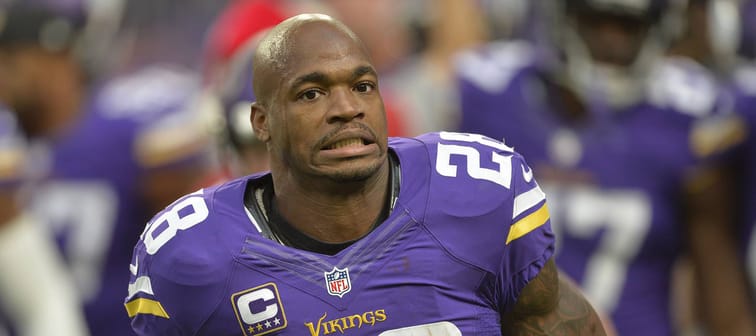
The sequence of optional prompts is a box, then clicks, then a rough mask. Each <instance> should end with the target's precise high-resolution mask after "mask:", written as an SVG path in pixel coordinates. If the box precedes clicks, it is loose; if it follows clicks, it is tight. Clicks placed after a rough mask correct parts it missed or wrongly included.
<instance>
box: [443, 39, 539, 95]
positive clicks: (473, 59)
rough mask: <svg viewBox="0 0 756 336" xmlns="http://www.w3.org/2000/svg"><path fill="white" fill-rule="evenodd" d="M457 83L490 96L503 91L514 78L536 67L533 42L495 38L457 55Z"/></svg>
mask: <svg viewBox="0 0 756 336" xmlns="http://www.w3.org/2000/svg"><path fill="white" fill-rule="evenodd" d="M454 66H455V72H456V75H457V77H458V79H459V80H460V85H462V86H463V87H466V88H467V90H463V91H462V92H463V93H464V92H467V91H469V90H475V91H477V92H480V93H486V94H491V95H497V94H500V93H501V92H503V91H506V90H507V89H508V88H509V87H510V86H512V85H513V83H514V82H515V79H516V77H518V76H520V75H522V74H523V73H528V72H530V71H532V70H533V69H535V66H536V60H535V53H534V49H533V47H532V45H531V44H530V43H528V42H525V41H517V40H514V41H496V42H492V43H489V44H486V45H483V46H481V47H479V48H475V49H470V50H467V51H464V52H462V53H460V54H458V55H457V56H456V57H455V59H454Z"/></svg>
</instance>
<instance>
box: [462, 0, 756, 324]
mask: <svg viewBox="0 0 756 336" xmlns="http://www.w3.org/2000/svg"><path fill="white" fill-rule="evenodd" d="M530 4H531V5H533V6H534V7H533V8H534V10H536V11H537V12H536V15H538V16H539V19H540V20H539V21H537V22H536V23H535V24H533V25H532V26H531V27H528V28H530V29H532V30H530V31H528V32H527V33H526V36H530V37H531V38H532V40H531V41H533V42H532V43H528V42H522V41H518V42H509V43H493V44H491V45H489V46H487V47H485V48H481V49H480V50H477V51H474V52H470V53H467V54H465V55H462V56H461V57H460V61H459V74H460V83H459V85H460V94H461V104H462V121H461V125H460V129H461V130H462V131H466V132H476V133H483V134H486V135H488V136H491V137H494V138H497V139H502V138H504V140H505V141H506V143H507V144H508V145H510V146H514V148H516V149H517V150H518V151H519V152H521V153H523V154H524V155H525V156H526V157H528V158H529V161H530V164H531V165H532V166H533V167H534V169H535V170H536V171H538V172H539V176H537V177H538V179H539V181H540V183H541V184H542V185H543V188H544V191H545V192H546V194H547V195H548V196H549V199H550V201H551V207H550V210H551V213H552V218H553V223H554V226H555V231H557V233H558V237H559V239H560V241H558V243H557V246H558V252H557V263H558V265H559V266H560V268H562V269H563V270H564V271H565V272H566V273H567V274H569V275H571V276H572V277H574V278H575V279H577V280H578V282H579V283H580V284H581V286H582V287H583V289H584V290H585V291H586V293H587V296H588V297H589V298H590V299H592V300H593V302H594V304H596V306H597V307H598V308H599V309H601V310H603V311H604V312H606V313H609V314H610V315H611V318H612V320H613V322H614V324H615V325H616V328H617V331H618V333H619V335H671V334H674V333H675V331H674V329H675V326H674V323H673V318H672V316H671V309H672V307H671V301H670V295H671V292H670V290H671V286H672V284H673V281H672V274H673V269H674V266H675V263H676V262H677V261H678V259H679V257H680V256H681V255H683V253H688V254H689V255H690V257H691V260H692V261H693V263H694V265H695V266H696V270H697V273H696V275H697V281H699V283H700V286H701V287H700V288H701V290H702V291H703V293H704V295H702V299H703V300H704V301H703V302H702V306H705V307H706V309H705V311H704V313H705V315H704V316H705V322H706V327H707V328H709V330H708V331H709V332H710V333H711V334H712V335H752V334H754V330H753V326H752V325H749V324H748V323H740V322H742V321H747V320H748V319H747V318H741V316H739V314H743V315H748V312H749V309H748V306H747V304H746V303H745V302H744V301H745V300H744V298H745V295H744V294H745V291H744V288H743V285H742V283H741V282H740V280H741V279H739V278H738V277H737V275H738V274H739V273H740V272H742V269H741V268H740V265H739V264H738V262H737V256H736V252H735V250H734V246H735V244H734V241H733V239H732V236H731V235H730V234H729V231H728V230H729V226H728V225H729V223H728V215H729V214H728V213H724V211H726V209H728V208H729V206H730V204H727V203H726V202H728V201H729V202H733V201H734V200H733V199H732V198H730V197H729V196H731V195H732V192H731V190H727V189H725V187H726V184H725V183H720V181H721V178H722V176H721V173H720V171H719V167H715V165H714V164H715V163H717V162H710V161H709V159H708V157H706V155H707V154H711V153H708V152H706V151H704V150H702V148H707V147H710V146H711V145H710V144H709V143H708V141H709V139H707V138H706V137H701V136H700V135H701V133H702V132H701V131H700V129H701V128H702V127H705V126H703V125H706V124H708V123H707V121H708V120H709V117H711V116H712V115H717V114H719V113H723V111H725V110H727V109H728V107H729V106H728V105H727V104H726V103H725V100H724V99H723V97H722V94H721V90H720V88H719V86H718V84H717V82H716V81H715V79H714V78H712V76H711V75H710V73H708V72H707V71H706V70H705V69H703V68H702V67H700V66H698V65H696V64H695V63H693V62H690V61H686V60H683V59H666V58H665V57H664V53H665V52H666V50H667V48H668V47H669V45H670V43H671V42H672V41H673V40H674V39H675V38H677V37H678V36H679V34H680V32H681V29H682V28H683V26H682V23H683V21H682V10H683V9H684V7H682V5H683V4H682V3H677V2H675V1H673V0H670V1H666V0H664V1H663V0H653V1H611V0H604V1H593V0H561V1H532V2H530ZM721 312H728V313H730V314H721ZM721 319H725V321H722V320H721Z"/></svg>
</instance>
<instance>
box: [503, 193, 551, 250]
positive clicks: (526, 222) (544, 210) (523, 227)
mask: <svg viewBox="0 0 756 336" xmlns="http://www.w3.org/2000/svg"><path fill="white" fill-rule="evenodd" d="M548 220H549V208H548V207H547V206H546V203H543V205H541V208H539V209H538V210H536V211H535V212H533V213H532V214H530V215H527V216H525V218H523V219H520V220H518V221H517V222H516V223H514V224H512V227H511V228H510V229H509V234H508V235H507V244H509V243H510V242H512V241H513V240H515V239H517V238H520V237H522V236H524V235H526V234H528V233H529V232H530V231H533V230H535V229H537V228H538V227H539V226H541V225H543V224H546V221H548Z"/></svg>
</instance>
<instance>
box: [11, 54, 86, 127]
mask: <svg viewBox="0 0 756 336" xmlns="http://www.w3.org/2000/svg"><path fill="white" fill-rule="evenodd" d="M80 85H81V78H80V70H79V68H78V66H77V65H76V63H75V61H73V59H72V58H71V57H70V56H69V55H68V54H65V53H63V52H49V51H45V50H44V49H42V48H40V47H33V46H28V47H18V48H9V49H2V50H0V100H2V101H3V102H4V103H5V104H7V105H8V106H9V107H10V108H11V109H12V110H13V111H14V112H16V113H17V116H18V120H19V123H20V124H21V127H22V129H23V130H24V132H25V133H26V134H27V135H29V136H44V135H47V134H50V133H52V132H54V131H56V130H58V129H60V128H61V127H65V125H67V124H69V123H70V122H71V121H72V120H74V119H75V117H76V116H77V115H78V112H79V108H78V99H79V97H78V95H77V93H78V90H80Z"/></svg>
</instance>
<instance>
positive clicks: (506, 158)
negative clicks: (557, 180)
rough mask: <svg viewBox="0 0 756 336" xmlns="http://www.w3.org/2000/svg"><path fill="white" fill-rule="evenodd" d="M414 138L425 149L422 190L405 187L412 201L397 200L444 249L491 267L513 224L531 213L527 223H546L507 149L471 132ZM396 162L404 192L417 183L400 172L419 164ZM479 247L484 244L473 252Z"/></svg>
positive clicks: (541, 199) (538, 195)
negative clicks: (483, 250) (482, 247)
mask: <svg viewBox="0 0 756 336" xmlns="http://www.w3.org/2000/svg"><path fill="white" fill-rule="evenodd" d="M415 139H416V141H417V142H418V143H420V144H422V145H423V146H422V147H424V149H425V151H426V152H427V154H425V156H426V157H427V159H425V162H427V164H425V165H423V166H422V169H423V170H424V171H425V175H423V176H425V178H423V179H422V184H423V188H415V189H413V190H411V192H410V193H411V194H412V197H413V199H412V201H407V200H406V199H403V198H402V197H400V202H403V203H402V205H403V206H406V207H407V208H408V211H409V212H410V213H411V214H412V215H413V216H414V217H415V218H418V220H419V221H421V222H422V223H423V225H424V226H425V227H426V228H427V229H428V231H429V232H430V233H431V234H433V235H434V236H435V237H436V238H437V240H438V241H439V242H441V244H443V245H444V246H445V247H446V248H447V249H448V250H449V251H450V253H452V254H454V255H456V256H457V257H459V258H461V259H463V260H467V261H469V262H470V263H473V264H476V265H479V266H481V267H483V268H485V269H489V270H491V267H494V266H493V265H495V263H496V262H498V261H499V260H500V257H501V251H503V249H504V248H505V246H506V243H507V242H508V241H509V240H513V239H517V238H518V237H519V236H517V235H518V234H520V233H518V232H515V233H514V236H512V235H511V234H510V231H511V227H512V225H513V224H514V223H517V222H518V221H520V220H522V219H524V218H526V217H528V216H530V215H533V214H535V215H534V217H533V218H534V219H532V222H533V223H535V222H538V221H539V220H540V222H538V223H537V224H539V225H540V224H543V223H545V222H546V220H547V218H548V215H544V214H543V213H547V212H545V210H542V209H541V208H542V207H543V206H544V204H545V195H544V194H543V192H542V191H541V190H540V188H539V187H538V185H537V183H536V182H535V180H534V178H533V172H532V170H531V169H530V167H529V166H528V165H527V163H526V162H525V160H524V158H523V157H522V156H521V155H520V154H518V153H517V152H515V151H514V150H513V149H512V148H511V147H508V146H506V145H505V144H503V143H502V142H500V141H497V140H494V139H492V138H489V137H486V136H482V135H478V134H471V133H454V132H440V133H428V134H425V135H422V136H419V137H417V138H415ZM417 163H418V161H409V164H415V165H417ZM401 164H402V172H403V176H402V191H401V192H402V194H405V184H406V183H409V184H410V185H412V183H418V182H416V181H415V179H412V180H410V181H407V180H408V179H407V178H405V176H404V172H405V171H407V170H408V169H409V170H412V169H419V168H414V167H408V168H407V167H405V161H404V160H402V161H401ZM418 176H419V175H418ZM405 182H406V183H405ZM418 191H420V192H418ZM539 211H540V212H539ZM539 216H540V217H539ZM536 217H538V218H536ZM541 217H543V218H541ZM541 219H542V220H541ZM510 237H511V238H510ZM481 245H482V246H489V247H490V248H489V249H488V250H487V251H486V252H484V253H478V252H477V251H478V248H477V247H478V246H481ZM494 246H498V247H499V248H494ZM484 265H485V266H484Z"/></svg>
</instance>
